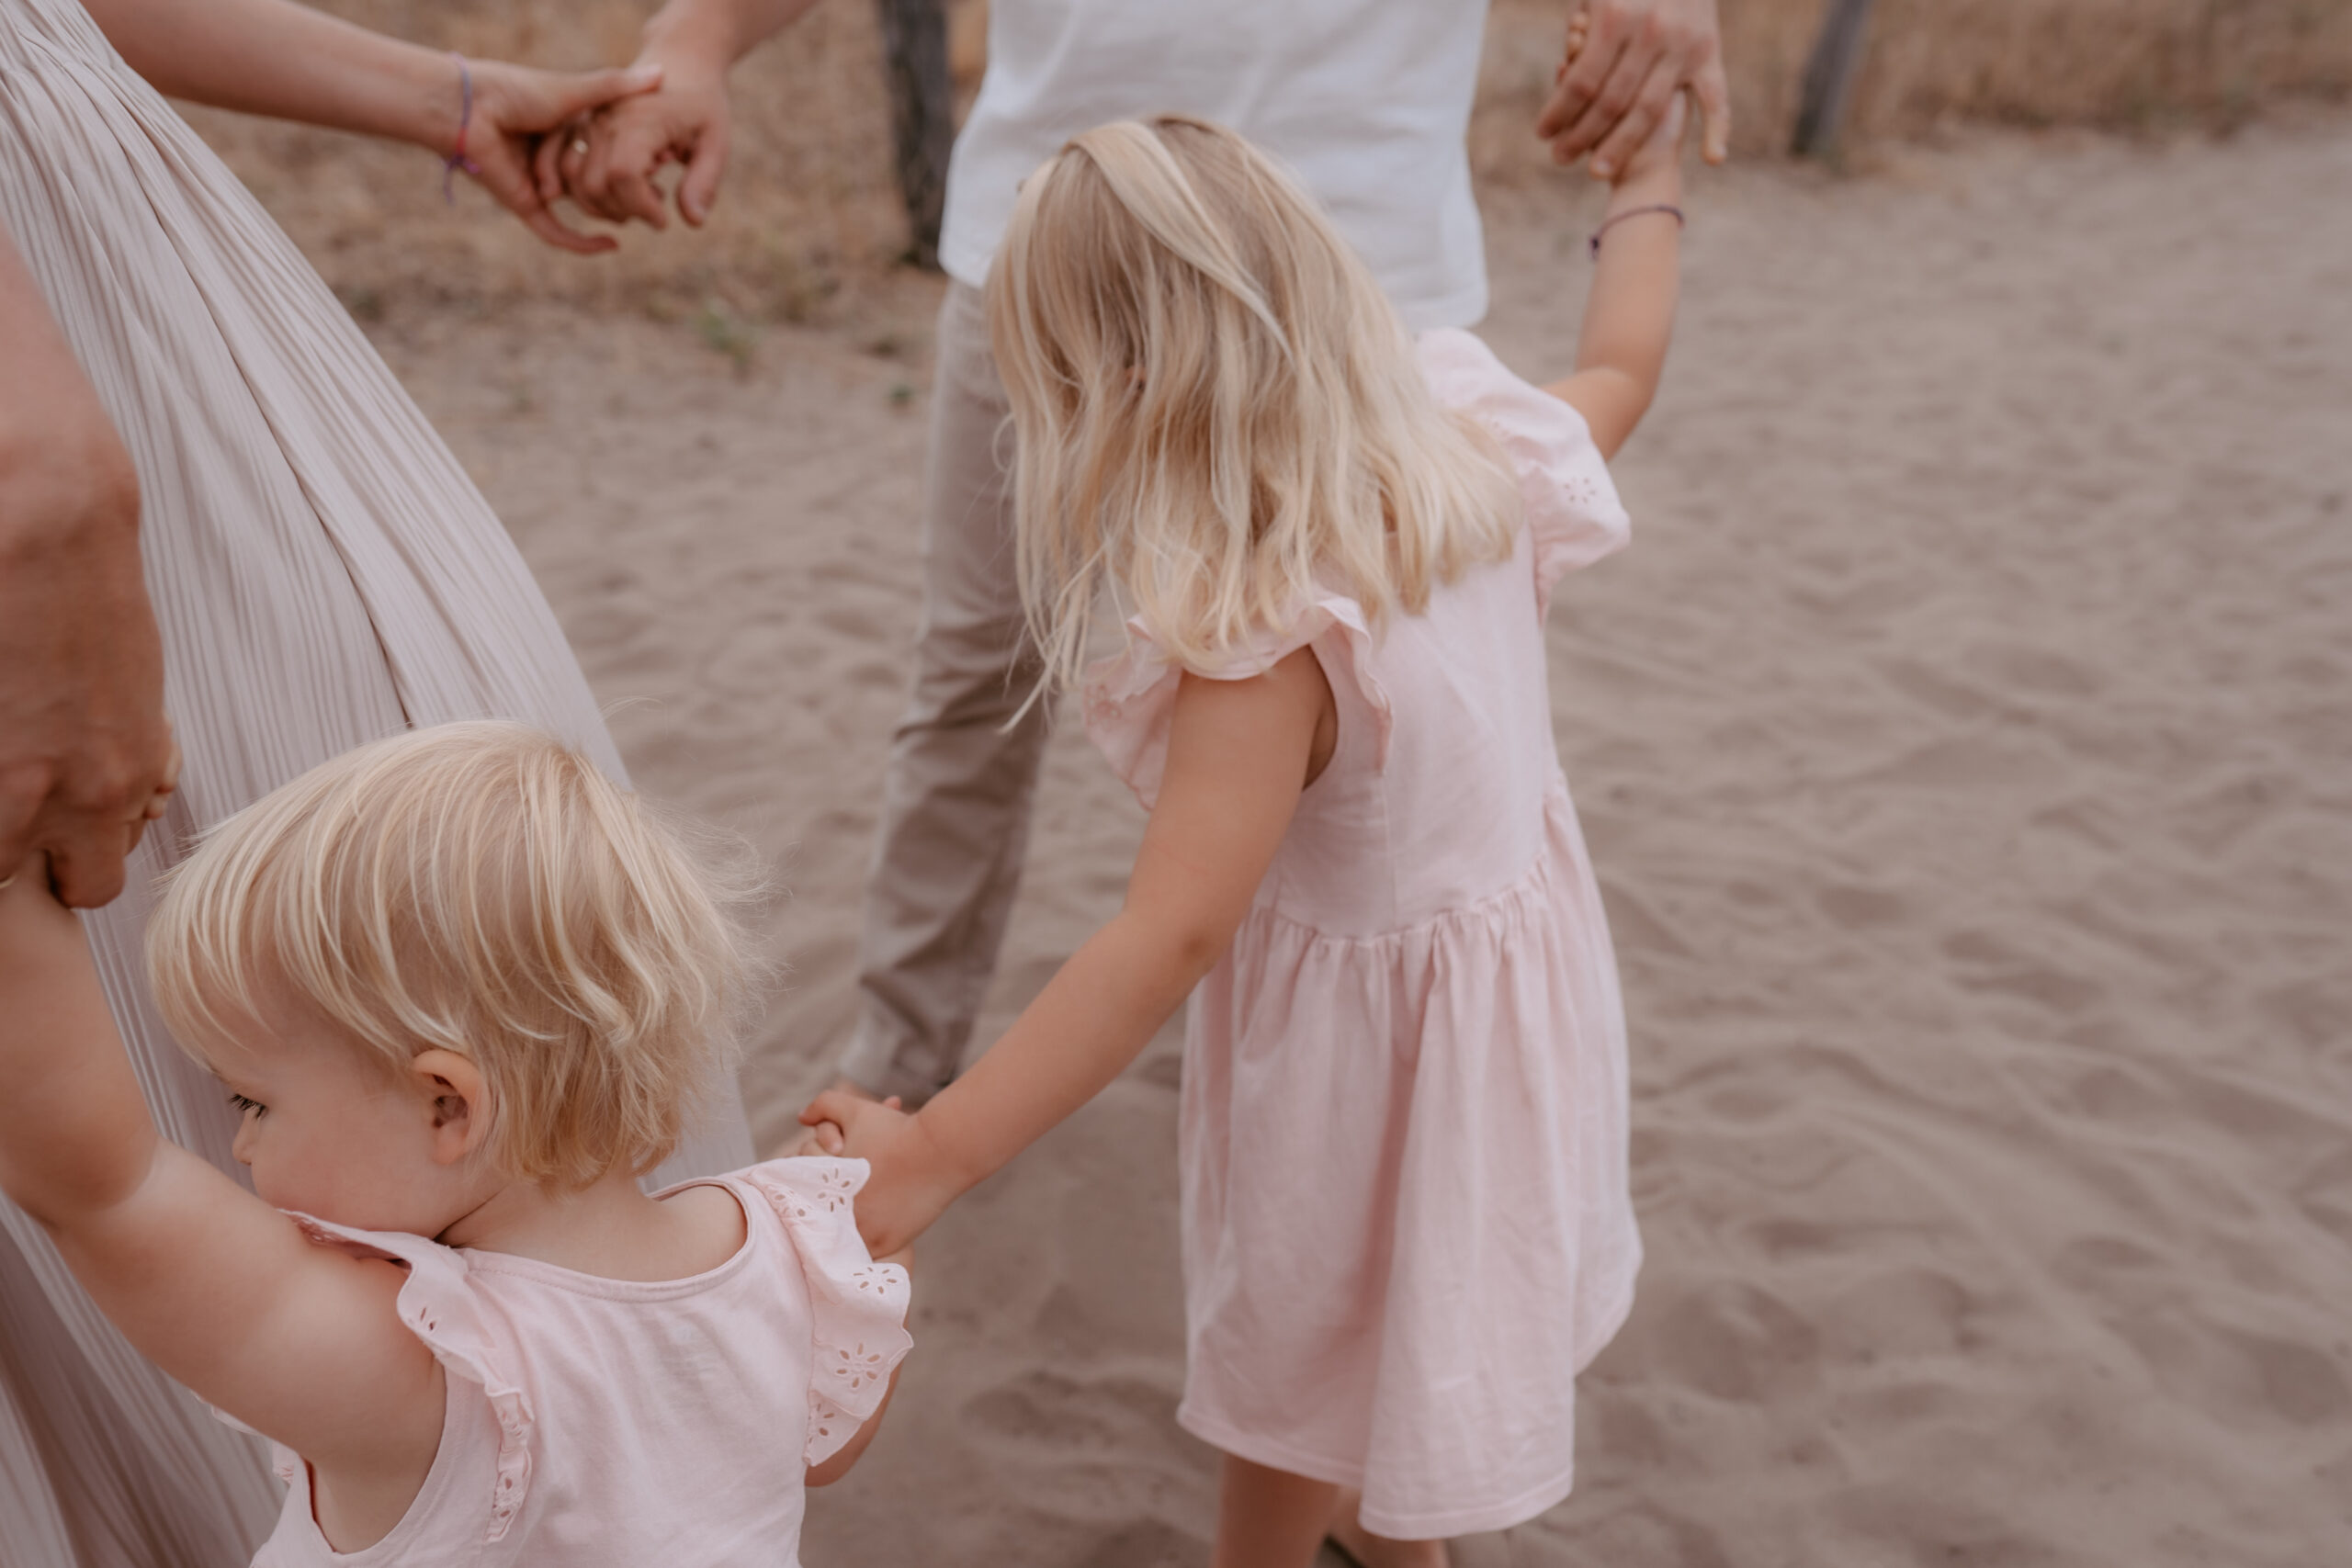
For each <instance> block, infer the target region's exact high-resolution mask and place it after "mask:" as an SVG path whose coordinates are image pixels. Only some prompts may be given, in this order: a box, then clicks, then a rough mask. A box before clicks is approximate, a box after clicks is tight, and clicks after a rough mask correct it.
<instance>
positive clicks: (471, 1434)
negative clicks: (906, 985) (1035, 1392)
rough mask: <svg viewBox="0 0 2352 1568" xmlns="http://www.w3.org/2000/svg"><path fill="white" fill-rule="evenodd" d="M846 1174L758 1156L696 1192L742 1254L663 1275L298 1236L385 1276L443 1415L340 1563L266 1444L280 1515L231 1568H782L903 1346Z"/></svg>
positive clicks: (392, 1235) (365, 1234) (842, 1165)
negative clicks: (421, 1466) (481, 1565)
mask: <svg viewBox="0 0 2352 1568" xmlns="http://www.w3.org/2000/svg"><path fill="white" fill-rule="evenodd" d="M863 1179H864V1171H863V1168H861V1167H860V1166H859V1165H858V1164H856V1163H855V1162H854V1161H842V1160H831V1159H781V1160H773V1161H770V1162H769V1163H767V1164H765V1165H760V1166H754V1167H752V1168H750V1169H748V1170H743V1171H739V1172H737V1173H735V1174H734V1175H731V1176H726V1177H720V1178H716V1179H712V1180H710V1181H707V1182H703V1183H696V1184H695V1185H699V1186H707V1187H710V1188H714V1189H717V1190H720V1191H723V1192H725V1193H727V1194H729V1197H730V1198H731V1199H732V1201H734V1202H735V1203H737V1204H738V1205H740V1206H741V1210H742V1214H743V1221H744V1232H745V1234H744V1240H743V1245H742V1247H741V1248H740V1249H739V1250H738V1251H737V1252H736V1253H735V1254H734V1256H733V1257H731V1258H728V1259H727V1260H726V1261H725V1262H723V1263H721V1264H720V1265H719V1266H718V1267H717V1268H716V1269H709V1270H707V1271H706V1272H703V1273H699V1274H695V1275H691V1276H689V1277H687V1278H684V1279H679V1280H611V1279H605V1278H602V1277H599V1276H597V1275H593V1274H584V1273H581V1272H578V1271H576V1270H574V1269H563V1268H559V1267H557V1266H555V1265H553V1264H549V1263H543V1262H539V1261H537V1260H536V1259H533V1258H521V1257H515V1256H512V1255H508V1254H503V1253H495V1252H484V1251H475V1250H459V1249H457V1248H453V1247H443V1246H441V1245H439V1244H438V1243H436V1242H433V1241H428V1240H426V1239H425V1238H424V1237H422V1236H417V1235H405V1234H401V1233H399V1232H384V1231H362V1230H354V1229H350V1228H348V1227H345V1226H341V1225H333V1224H325V1223H323V1222H320V1221H315V1220H306V1221H305V1222H304V1224H305V1228H307V1229H309V1230H310V1231H311V1235H313V1237H314V1238H316V1239H318V1240H320V1241H322V1242H325V1243H328V1244H332V1245H335V1246H339V1247H344V1248H345V1249H346V1250H349V1251H353V1252H356V1253H358V1254H360V1255H363V1256H366V1255H376V1256H382V1257H386V1258H394V1259H397V1260H398V1261H400V1262H401V1263H403V1264H405V1265H406V1266H407V1269H408V1279H407V1280H406V1282H405V1283H404V1284H403V1285H402V1286H401V1292H400V1315H401V1321H402V1322H403V1323H404V1324H405V1325H407V1326H408V1327H409V1329H410V1330H411V1332H413V1333H414V1334H415V1335H416V1336H417V1337H418V1338H420V1339H422V1340H424V1343H425V1344H426V1345H427V1346H429V1347H431V1348H432V1350H433V1353H434V1355H435V1357H436V1358H437V1359H439V1361H440V1362H441V1365H442V1369H443V1372H444V1374H445V1377H446V1379H447V1389H448V1398H447V1414H446V1416H445V1418H444V1427H443V1433H442V1442H441V1448H440V1450H439V1451H438V1452H437V1453H436V1454H435V1457H434V1461H433V1469H432V1472H431V1473H430V1474H429V1475H428V1476H427V1477H426V1479H425V1483H424V1488H423V1489H422V1490H421V1491H420V1492H419V1493H418V1494H417V1496H416V1500H415V1502H414V1503H413V1505H412V1506H411V1507H410V1508H409V1511H408V1513H407V1515H406V1516H405V1517H403V1518H402V1519H401V1523H400V1524H399V1525H398V1526H396V1527H395V1528H394V1529H393V1530H392V1532H391V1533H390V1535H388V1536H386V1537H385V1538H384V1539H383V1540H379V1541H378V1542H377V1543H376V1544H375V1545H374V1546H372V1547H369V1548H368V1549H366V1550H365V1551H363V1552H361V1553H359V1554H357V1556H356V1557H355V1556H352V1555H338V1554H336V1553H335V1552H334V1550H333V1548H332V1547H331V1546H330V1545H329V1544H328V1542H327V1540H326V1539H325V1537H324V1536H322V1534H321V1533H320V1530H319V1527H318V1525H317V1523H316V1522H315V1521H314V1519H313V1518H312V1503H311V1484H310V1481H309V1478H308V1476H307V1474H306V1473H305V1469H304V1466H303V1464H302V1461H300V1458H299V1457H298V1456H297V1455H295V1454H294V1453H293V1451H292V1450H288V1449H284V1448H282V1447H281V1448H280V1449H279V1450H277V1465H278V1473H279V1475H280V1476H281V1477H282V1478H283V1479H284V1480H285V1481H286V1482H287V1483H288V1487H289V1490H288V1495H287V1499H286V1508H285V1512H284V1513H283V1514H282V1515H281V1516H280V1517H279V1520H278V1526H277V1530H276V1532H275V1533H273V1534H272V1535H271V1537H270V1539H269V1541H268V1543H267V1544H266V1546H264V1547H263V1549H262V1551H261V1554H260V1555H259V1556H258V1557H256V1558H255V1559H254V1568H326V1565H327V1564H330V1563H350V1562H367V1563H368V1564H371V1565H381V1568H390V1565H391V1564H395V1563H397V1564H401V1565H403V1568H405V1565H408V1564H417V1565H424V1564H434V1565H436V1568H438V1565H441V1564H455V1563H468V1562H477V1561H480V1562H518V1563H521V1562H530V1563H542V1562H544V1563H562V1564H565V1565H566V1568H604V1565H606V1564H609V1565H611V1568H641V1565H643V1564H646V1563H654V1562H679V1563H694V1564H696V1565H698V1568H705V1565H707V1568H729V1565H741V1568H793V1565H794V1564H797V1562H798V1561H799V1558H798V1555H797V1551H796V1550H795V1546H794V1543H796V1542H797V1541H798V1540H799V1538H800V1524H801V1517H802V1515H803V1513H804V1512H805V1509H806V1502H805V1494H804V1492H803V1490H802V1479H801V1478H802V1474H803V1472H804V1471H805V1469H806V1468H807V1467H809V1466H811V1465H817V1464H821V1463H822V1462H823V1461H826V1460H827V1459H830V1458H831V1457H832V1455H833V1454H834V1453H836V1452H837V1451H838V1450H840V1449H841V1448H842V1445H844V1444H845V1443H847V1442H848V1441H849V1440H850V1438H852V1437H854V1435H855V1434H856V1432H857V1430H858V1427H859V1426H860V1424H861V1423H862V1421H863V1420H864V1419H865V1416H868V1415H871V1414H872V1412H873V1411H874V1409H875V1407H876V1404H878V1402H879V1399H880V1396H881V1389H882V1385H883V1383H884V1381H885V1380H886V1379H887V1378H888V1375H889V1369H890V1367H891V1366H892V1365H894V1364H895V1363H896V1361H897V1360H898V1359H899V1356H900V1355H901V1354H902V1353H903V1351H904V1348H905V1346H906V1343H907V1340H906V1335H905V1331H904V1330H903V1329H902V1328H901V1327H900V1326H899V1320H900V1318H901V1317H902V1316H903V1314H904V1313H905V1310H906V1292H907V1285H906V1276H905V1275H904V1274H903V1273H902V1272H900V1271H899V1270H898V1269H890V1268H887V1267H884V1266H881V1265H877V1264H875V1263H873V1262H871V1261H870V1260H869V1259H868V1258H867V1255H866V1252H865V1247H863V1246H862V1245H861V1244H860V1243H859V1242H858V1240H857V1233H856V1229H855V1226H854V1224H853V1223H852V1219H851V1212H850V1201H851V1198H852V1195H853V1194H854V1192H855V1191H856V1190H857V1187H858V1185H859V1184H860V1182H861V1181H862V1180H863ZM779 1551H782V1552H783V1553H784V1555H782V1556H781V1557H779V1556H778V1552H779ZM477 1554H481V1555H477Z"/></svg>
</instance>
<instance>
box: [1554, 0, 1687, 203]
mask: <svg viewBox="0 0 2352 1568" xmlns="http://www.w3.org/2000/svg"><path fill="white" fill-rule="evenodd" d="M1568 39H1569V43H1568V50H1567V58H1566V60H1565V61H1564V62H1563V64H1562V67H1561V70H1560V73H1559V76H1558V80H1557V85H1555V88H1554V90H1553V94H1552V98H1551V101H1550V102H1549V103H1547V104H1545V105H1544V111H1543V113H1542V114H1540V115H1539V116H1537V117H1536V121H1535V134H1536V135H1537V136H1539V137H1541V138H1543V139H1544V140H1545V141H1549V142H1551V144H1552V159H1553V162H1555V163H1557V164H1569V163H1574V162H1575V161H1576V160H1577V159H1578V158H1580V157H1583V156H1584V155H1585V154H1586V153H1588V152H1589V153H1591V155H1592V173H1593V174H1594V175H1595V176H1596V177H1598V178H1600V179H1609V178H1611V177H1613V176H1614V175H1616V173H1617V171H1618V170H1619V168H1620V167H1621V166H1622V165H1623V163H1624V162H1625V160H1626V158H1627V157H1628V156H1629V155H1630V154H1631V153H1632V152H1634V149H1636V148H1638V147H1641V146H1643V145H1645V143H1646V142H1647V141H1649V139H1650V137H1651V134H1652V132H1653V131H1655V130H1657V124H1658V122H1659V121H1660V120H1661V119H1663V118H1665V117H1666V114H1667V111H1668V106H1669V105H1670V104H1671V103H1672V102H1673V101H1674V98H1675V96H1676V95H1677V94H1678V93H1679V91H1680V90H1681V89H1683V88H1685V87H1687V88H1689V89H1690V90H1691V94H1692V95H1693V96H1695V97H1696V98H1697V99H1698V101H1699V109H1700V113H1701V115H1702V118H1703V119H1704V121H1705V135H1704V139H1703V141H1704V146H1703V152H1704V154H1705V156H1706V160H1707V162H1709V163H1710V164H1720V163H1722V162H1723V161H1724V157H1725V156H1726V155H1728V153H1729V152H1730V148H1731V103H1730V87H1729V85H1728V83H1727V82H1726V80H1725V78H1724V62H1723V41H1722V31H1721V28H1720V27H1719V25H1718V24H1717V21H1716V17H1715V0H1589V4H1587V5H1584V6H1580V7H1579V9H1578V10H1577V13H1576V14H1575V15H1574V16H1572V17H1570V18H1569V20H1568Z"/></svg>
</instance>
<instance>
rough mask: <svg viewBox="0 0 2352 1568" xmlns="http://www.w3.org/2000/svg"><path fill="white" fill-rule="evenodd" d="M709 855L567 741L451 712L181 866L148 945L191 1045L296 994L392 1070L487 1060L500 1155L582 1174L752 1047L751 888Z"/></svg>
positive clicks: (325, 773) (312, 785)
mask: <svg viewBox="0 0 2352 1568" xmlns="http://www.w3.org/2000/svg"><path fill="white" fill-rule="evenodd" d="M709 858H710V857H708V856H707V855H698V854H697V852H696V850H695V847H694V846H692V845H690V844H689V843H688V841H687V840H686V839H685V838H684V836H683V835H682V833H681V832H680V830H679V829H676V828H673V827H671V826H668V825H666V824H664V823H663V822H662V821H661V820H660V819H658V818H656V817H655V816H654V815H653V814H652V813H651V812H650V811H649V810H648V809H647V807H646V806H645V804H644V803H643V802H642V801H640V800H639V798H638V797H637V796H635V795H630V794H628V793H627V792H625V791H623V790H621V789H619V788H617V787H616V786H615V785H614V784H613V783H612V782H611V781H610V780H608V779H607V778H605V775H604V774H603V773H600V772H599V771H598V770H597V768H596V766H595V764H594V763H593V762H591V761H589V760H588V759H587V758H585V757H583V756H582V755H581V754H580V753H579V752H577V751H575V750H571V749H570V748H568V747H566V746H565V745H563V743H562V742H560V741H559V740H557V739H554V738H553V737H552V736H548V735H545V734H542V733H540V732H539V731H537V730H534V729H530V728H526V727H524V726H522V725H519V724H504V723H495V722H486V721H485V722H471V723H461V724H444V725H437V726H435V727H434V728H428V729H418V730H413V731H410V732H409V733H406V734H403V735H398V736H395V737H392V738H391V739H385V740H379V741H377V742H375V743H374V744H372V745H368V746H362V747H360V748H359V749H358V750H354V751H349V752H346V753H345V754H344V755H342V756H340V757H337V758H335V759H334V760H333V761H328V762H324V763H322V764H321V765H319V766H318V767H315V768H313V769H311V771H310V772H309V773H304V774H303V775H302V776H301V777H300V778H298V779H296V780H294V781H293V782H292V783H291V784H287V785H285V786H284V787H283V788H280V789H277V790H274V791H272V792H271V793H270V794H269V795H266V796H265V797H264V798H263V799H261V800H260V801H258V802H256V803H255V804H254V805H253V806H250V807H246V808H245V809H244V810H243V811H241V812H239V813H237V815H235V816H234V817H232V818H229V819H228V820H227V821H225V822H222V823H220V825H219V826H218V827H216V828H214V829H211V831H210V832H209V833H208V834H206V835H205V837H204V839H203V840H202V842H201V843H200V844H199V845H198V848H197V850H196V852H195V853H194V854H192V855H191V856H189V858H188V859H187V861H186V862H185V863H182V864H181V865H180V866H179V867H178V868H177V869H176V870H175V871H174V872H173V874H171V877H170V879H169V881H168V883H167V885H166V886H165V889H164V897H163V900H162V903H161V905H160V907H159V908H157V909H156V911H155V915H154V918H153V920H152V921H151V922H150V924H149V926H148V935H147V958H148V965H149V968H150V970H151V972H152V974H153V980H154V988H155V998H156V1000H157V1001H158V1003H160V1004H161V1006H162V1009H163V1013H164V1021H166V1022H167V1023H169V1024H170V1026H171V1028H172V1030H173V1032H174V1033H175V1034H176V1035H178V1036H179V1037H180V1038H181V1040H182V1041H183V1042H185V1043H188V1044H189V1045H191V1046H194V1045H198V1044H199V1043H208V1042H226V1041H232V1040H233V1039H234V1037H235V1035H236V1034H237V1032H239V1031H240V1030H243V1029H251V1028H254V1027H255V1026H257V1025H259V1024H260V1023H261V1022H262V1021H263V1020H264V1019H265V1017H266V1016H268V1014H267V1012H266V1009H267V1008H268V1007H270V1006H273V1005H274V1006H280V1007H282V1006H283V1005H284V1004H285V1003H286V1002H287V1001H288V1000H290V1001H292V1002H294V1003H295V1004H296V1005H298V1006H307V1007H308V1008H311V1009H313V1010H316V1012H317V1013H318V1014H319V1015H321V1016H322V1017H323V1018H324V1019H325V1020H327V1021H329V1022H331V1023H332V1024H334V1026H335V1027H337V1028H339V1029H340V1030H342V1031H344V1032H347V1033H349V1034H350V1035H351V1036H352V1037H353V1039H354V1040H355V1042H356V1043H357V1044H358V1046H359V1047H360V1048H362V1049H363V1050H364V1051H365V1052H366V1053H367V1055H368V1056H369V1057H371V1058H373V1059H374V1060H375V1061H377V1062H378V1063H379V1064H380V1065H381V1066H384V1067H386V1068H387V1069H388V1070H389V1071H390V1072H391V1073H393V1074H396V1075H404V1074H405V1073H406V1070H407V1067H408V1064H409V1062H410V1060H411V1059H412V1058H413V1057H414V1056H415V1055H417V1054H418V1053H420V1052H423V1051H426V1050H431V1049H435V1048H438V1049H440V1050H445V1051H451V1052H455V1053H456V1054H458V1055H461V1056H464V1057H466V1058H467V1059H468V1060H469V1061H470V1062H472V1063H473V1064H474V1065H475V1066H477V1067H478V1068H480V1069H481V1074H482V1077H483V1079H484V1080H485V1082H486V1083H487V1085H488V1087H489V1099H490V1101H491V1103H490V1105H489V1106H488V1107H487V1114H488V1116H489V1118H490V1121H491V1135H490V1137H489V1139H488V1141H487V1143H486V1145H485V1147H486V1152H487V1155H488V1157H489V1159H490V1160H491V1162H492V1164H493V1165H494V1166H495V1168H498V1169H500V1170H501V1171H503V1173H505V1174H506V1175H509V1176H511V1177H514V1178H516V1179H529V1180H537V1181H544V1182H548V1183H552V1184H557V1185H562V1186H584V1185H586V1184H587V1183H589V1182H591V1181H594V1180H595V1179H598V1178H599V1177H602V1176H604V1175H605V1174H606V1173H607V1172H609V1171H611V1170H614V1169H616V1168H627V1169H628V1170H629V1171H631V1172H633V1173H638V1174H642V1173H643V1172H645V1171H647V1170H650V1169H651V1168H653V1167H654V1166H656V1165H658V1164H660V1163H661V1162H662V1159H664V1158H666V1157H667V1156H669V1154H670V1153H671V1151H672V1150H673V1149H674V1148H675V1147H676V1146H677V1143H678V1139H679V1136H680V1134H681V1132H682V1131H683V1129H684V1122H685V1119H686V1117H687V1116H688V1114H689V1113H690V1111H692V1110H693V1109H694V1105H695V1100H696V1098H697V1095H698V1093H699V1091H700V1090H701V1089H702V1088H703V1087H704V1086H705V1085H707V1083H708V1082H709V1081H710V1080H711V1079H712V1077H713V1076H714V1075H715V1074H716V1073H717V1072H718V1071H719V1070H720V1068H721V1066H723V1064H724V1063H725V1061H726V1060H727V1058H728V1056H729V1053H730V1049H731V1046H732V1030H731V1027H730V1026H731V1023H732V1021H733V1017H732V1014H733V1008H732V1003H733V1001H734V998H736V997H737V996H738V995H739V993H740V991H741V987H742V982H743V980H744V978H745V976H746V972H747V969H748V967H749V960H748V957H747V953H746V949H745V945H744V939H743V936H742V933H741V928H740V927H739V926H738V925H737V923H736V921H735V919H734V918H733V916H732V914H731V908H730V907H731V906H733V905H735V904H737V903H738V902H740V901H741V899H742V898H744V897H748V896H749V895H750V894H751V893H752V891H753V884H752V879H751V878H750V877H748V876H747V875H745V874H741V872H724V871H719V870H717V869H715V868H714V867H713V866H711V865H707V864H704V863H700V862H701V861H704V860H707V859H709ZM741 862H742V857H741V856H740V855H739V856H738V857H737V863H738V864H739V865H740V864H741ZM265 998H267V1000H266V1001H265Z"/></svg>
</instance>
